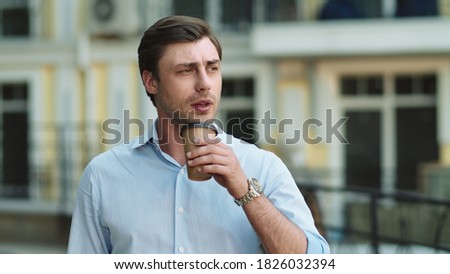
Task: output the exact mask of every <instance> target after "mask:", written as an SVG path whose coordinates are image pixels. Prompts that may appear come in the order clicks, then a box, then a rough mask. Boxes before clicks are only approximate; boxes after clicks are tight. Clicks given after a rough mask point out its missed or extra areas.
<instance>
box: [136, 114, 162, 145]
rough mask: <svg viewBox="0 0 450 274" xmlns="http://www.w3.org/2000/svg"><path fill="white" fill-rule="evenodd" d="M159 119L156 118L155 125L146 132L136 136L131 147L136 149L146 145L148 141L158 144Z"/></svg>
mask: <svg viewBox="0 0 450 274" xmlns="http://www.w3.org/2000/svg"><path fill="white" fill-rule="evenodd" d="M157 121H158V119H155V121H154V122H153V125H152V126H150V128H149V129H148V130H147V131H145V132H144V134H142V135H140V136H139V137H136V138H135V139H134V140H133V142H132V143H131V149H135V148H138V147H141V146H144V145H145V144H147V143H151V144H158V131H157V130H156V123H157Z"/></svg>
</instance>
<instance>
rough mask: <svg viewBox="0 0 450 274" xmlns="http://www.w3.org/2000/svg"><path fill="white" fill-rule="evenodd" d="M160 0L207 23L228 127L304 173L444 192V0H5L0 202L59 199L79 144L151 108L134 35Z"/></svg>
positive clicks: (120, 131) (0, 27)
mask: <svg viewBox="0 0 450 274" xmlns="http://www.w3.org/2000/svg"><path fill="white" fill-rule="evenodd" d="M171 14H185V15H192V16H198V17H201V18H204V19H206V20H207V21H208V22H209V23H210V24H211V25H212V26H213V28H214V29H215V31H216V32H217V33H218V37H219V40H220V41H221V43H222V46H223V49H224V56H223V62H222V70H223V79H224V81H223V98H222V105H221V108H220V110H219V114H218V118H219V120H220V121H222V122H223V128H224V129H225V130H226V131H229V132H232V133H233V134H235V135H236V136H238V137H241V138H243V139H245V140H247V141H249V142H252V143H256V144H257V145H258V146H260V147H262V148H265V149H268V150H272V151H274V152H275V153H277V154H278V155H279V156H280V157H282V158H283V159H284V160H285V162H286V163H287V164H288V166H289V167H290V168H291V170H292V172H293V174H294V175H295V177H296V179H297V180H298V181H299V183H302V182H305V183H313V184H322V185H327V186H339V187H343V186H361V187H373V188H376V189H380V190H383V191H395V190H412V191H418V192H425V193H428V194H431V195H435V196H438V197H439V196H442V197H445V195H446V194H447V195H448V193H449V189H450V187H449V186H448V185H449V184H450V180H449V178H450V177H449V175H448V173H449V172H448V169H449V166H450V55H449V53H450V35H449V34H450V33H449V32H450V31H449V30H450V1H448V0H430V1H416V0H404V1H400V0H399V1H396V0H377V1H373V0H360V1H356V0H328V1H326V0H279V1H274V0H240V1H237V0H226V1H225V0H209V1H206V0H190V1H187V0H170V1H159V0H129V1H120V0H79V1H75V0H64V1H58V0H5V1H1V3H0V92H1V95H0V98H1V100H2V102H1V104H0V114H1V115H0V116H1V119H2V120H1V121H0V140H1V147H0V151H1V153H0V190H1V191H0V195H1V196H0V210H1V211H2V212H46V213H50V214H53V213H54V214H70V212H71V205H72V202H73V197H74V190H75V189H76V187H77V184H78V179H79V177H80V175H81V172H82V170H83V168H84V166H85V165H86V164H87V163H88V162H89V160H90V159H91V158H92V157H93V156H94V155H96V154H98V153H100V152H101V151H104V150H106V149H108V148H109V147H111V146H113V145H114V144H117V143H121V142H126V141H127V140H129V139H130V138H131V137H132V136H136V135H137V134H139V133H141V132H142V131H143V130H145V129H146V128H147V125H148V123H151V122H152V121H153V119H155V118H156V112H155V109H154V107H153V106H152V104H151V102H150V100H149V99H148V98H147V96H146V95H145V91H144V89H143V87H142V84H141V80H140V76H139V72H138V67H137V52H136V51H137V46H138V44H139V39H140V36H141V34H142V33H143V31H144V30H145V29H146V28H147V27H148V26H150V25H151V24H152V23H153V22H155V21H156V20H157V19H159V18H161V17H163V16H166V15H171ZM139 121H141V122H142V124H143V125H144V127H142V126H141V122H139ZM325 198H326V197H324V199H325ZM341 205H342V202H341V201H339V200H331V201H328V202H327V203H325V202H324V203H322V207H323V208H322V210H323V211H328V212H335V213H336V214H330V216H332V215H334V216H335V217H330V218H331V220H330V221H331V222H336V223H339V222H342V216H341V214H340V213H341V210H342V207H341ZM333 218H334V219H333Z"/></svg>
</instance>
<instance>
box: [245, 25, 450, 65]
mask: <svg viewBox="0 0 450 274" xmlns="http://www.w3.org/2000/svg"><path fill="white" fill-rule="evenodd" d="M449 29H450V18H449V19H447V18H426V19H397V20H393V19H383V20H359V21H357V22H356V21H354V20H339V21H323V22H307V23H294V22H290V23H271V24H256V25H255V26H254V28H253V31H252V35H251V47H252V49H253V52H254V53H255V54H256V55H257V56H261V57H290V56H299V57H311V56H312V57H321V56H324V57H330V56H373V55H411V54H448V53H449V52H450V35H448V30H449Z"/></svg>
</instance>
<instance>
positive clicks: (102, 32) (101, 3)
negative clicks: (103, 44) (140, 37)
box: [88, 0, 139, 37]
mask: <svg viewBox="0 0 450 274" xmlns="http://www.w3.org/2000/svg"><path fill="white" fill-rule="evenodd" d="M88 15H89V19H88V20H89V21H88V22H89V26H88V28H89V32H90V34H91V35H93V36H107V37H122V36H132V35H136V34H137V33H138V31H139V0H127V1H124V0H91V1H88Z"/></svg>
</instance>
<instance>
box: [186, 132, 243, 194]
mask: <svg viewBox="0 0 450 274" xmlns="http://www.w3.org/2000/svg"><path fill="white" fill-rule="evenodd" d="M196 142H197V145H198V146H199V147H198V148H196V149H194V150H192V151H191V152H188V153H187V155H186V156H187V159H188V165H189V166H191V167H198V170H199V172H201V173H209V174H211V175H212V176H213V177H214V179H215V180H216V181H217V182H218V183H219V184H220V185H221V186H223V187H225V188H226V189H227V190H228V192H229V193H230V195H231V196H233V197H234V198H236V199H240V198H241V197H243V196H244V195H245V193H247V191H248V184H247V177H246V176H245V173H244V171H243V170H242V167H241V165H240V163H239V161H238V159H237V157H236V155H235V154H234V152H233V150H232V149H231V148H230V147H229V146H227V145H225V144H223V143H221V142H215V141H211V142H208V143H207V142H205V141H204V140H196Z"/></svg>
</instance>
